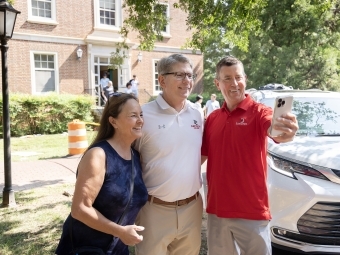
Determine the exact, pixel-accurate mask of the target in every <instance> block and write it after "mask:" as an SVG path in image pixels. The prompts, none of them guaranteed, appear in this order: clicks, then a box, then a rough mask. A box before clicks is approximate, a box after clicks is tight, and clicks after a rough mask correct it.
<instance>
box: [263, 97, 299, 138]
mask: <svg viewBox="0 0 340 255" xmlns="http://www.w3.org/2000/svg"><path fill="white" fill-rule="evenodd" d="M292 107H293V96H292V95H287V96H278V97H277V98H276V99H275V106H274V113H273V119H272V125H271V126H270V131H269V134H270V136H272V137H275V136H279V135H281V134H282V131H280V130H276V129H274V128H273V126H274V125H275V124H278V122H277V120H276V119H277V118H278V117H281V116H282V115H283V114H286V113H288V112H291V111H292ZM279 125H280V124H279Z"/></svg>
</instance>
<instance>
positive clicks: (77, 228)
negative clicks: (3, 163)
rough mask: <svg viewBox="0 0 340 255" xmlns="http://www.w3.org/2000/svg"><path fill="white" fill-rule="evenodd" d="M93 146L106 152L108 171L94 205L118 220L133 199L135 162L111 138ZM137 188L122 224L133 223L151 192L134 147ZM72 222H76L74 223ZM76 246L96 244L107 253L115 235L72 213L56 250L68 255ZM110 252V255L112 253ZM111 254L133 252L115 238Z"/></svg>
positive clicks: (135, 185)
mask: <svg viewBox="0 0 340 255" xmlns="http://www.w3.org/2000/svg"><path fill="white" fill-rule="evenodd" d="M92 147H100V148H102V149H103V150H104V152H105V154H106V173H105V178H104V182H103V186H102V187H101V189H100V191H99V193H98V196H97V198H96V199H95V201H94V203H93V207H94V208H95V209H97V210H98V211H99V212H100V213H102V214H103V215H104V216H105V217H106V218H108V219H109V220H111V221H113V222H116V223H117V222H118V220H119V218H120V216H121V215H122V214H123V211H124V209H125V206H126V204H127V203H128V200H129V195H130V194H129V193H130V179H131V167H132V161H131V160H125V159H123V158H122V157H121V156H119V154H118V153H117V152H116V151H115V150H114V149H113V148H112V146H111V145H110V144H109V143H108V142H107V141H102V142H99V143H97V144H95V145H93V146H92ZM133 159H134V171H135V179H134V191H133V196H132V199H131V202H130V205H129V207H128V208H127V212H126V214H125V216H124V219H123V220H122V223H121V225H124V226H125V225H133V224H134V222H135V219H136V217H137V214H138V212H139V210H140V209H141V208H142V207H143V205H144V204H145V203H146V201H147V199H148V192H147V190H146V187H145V185H144V182H143V179H142V170H141V164H140V159H139V153H138V152H137V151H136V150H134V149H133ZM71 221H72V222H71ZM71 226H72V239H73V248H76V247H81V246H95V247H99V248H101V249H102V250H103V251H104V252H106V251H107V250H108V248H109V246H110V244H111V242H112V238H113V236H112V235H109V234H106V233H103V232H100V231H97V230H95V229H93V228H90V227H88V226H87V225H85V224H84V223H82V222H80V221H78V220H76V219H74V218H72V216H71V215H69V216H68V217H67V219H66V221H65V223H64V226H63V232H62V235H61V238H60V241H59V245H58V247H57V250H56V254H58V255H68V254H71V252H72V244H71V236H70V234H71V229H70V228H71ZM108 255H109V254H108ZM110 255H129V250H128V246H127V245H125V244H124V243H123V242H122V241H120V239H118V238H115V247H114V249H113V251H112V253H111V254H110Z"/></svg>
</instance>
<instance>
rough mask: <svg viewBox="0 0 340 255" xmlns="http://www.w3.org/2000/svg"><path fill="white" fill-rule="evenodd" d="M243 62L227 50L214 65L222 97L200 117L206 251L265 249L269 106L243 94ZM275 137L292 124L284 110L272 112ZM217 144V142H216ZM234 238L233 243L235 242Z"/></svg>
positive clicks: (292, 129) (287, 137)
mask: <svg viewBox="0 0 340 255" xmlns="http://www.w3.org/2000/svg"><path fill="white" fill-rule="evenodd" d="M246 79H247V77H246V74H245V72H244V68H243V64H242V62H241V61H240V60H238V59H237V58H235V57H232V56H228V57H225V58H223V59H222V60H220V62H219V63H218V64H217V66H216V79H215V85H216V87H217V88H218V90H220V91H221V93H222V95H223V97H224V99H225V103H224V104H223V106H222V108H221V109H218V110H215V111H214V112H213V113H211V114H210V115H209V118H208V119H207V121H206V124H205V127H204V134H203V144H202V162H204V161H205V160H206V159H207V158H208V162H207V182H208V203H207V213H208V254H209V255H216V254H218V255H234V254H239V253H238V252H239V251H238V250H240V251H241V254H244V255H270V254H271V253H272V252H271V243H270V232H269V220H270V219H271V215H270V211H269V203H268V191H267V185H266V179H267V162H266V154H267V140H266V139H267V136H269V128H270V125H271V119H272V109H271V108H269V107H266V106H264V105H262V104H259V103H256V102H255V101H253V100H252V99H251V98H250V96H248V95H246V94H245V88H246ZM278 122H279V123H280V124H281V126H274V128H275V129H277V130H280V131H283V132H284V133H283V135H281V136H278V137H272V139H273V140H274V141H275V142H278V143H283V142H289V141H291V140H293V138H294V135H295V133H296V131H297V130H298V124H297V120H296V117H295V115H293V114H291V113H289V114H286V115H284V116H282V117H281V118H278ZM217 145H218V146H217ZM235 243H236V244H237V246H238V247H236V245H235Z"/></svg>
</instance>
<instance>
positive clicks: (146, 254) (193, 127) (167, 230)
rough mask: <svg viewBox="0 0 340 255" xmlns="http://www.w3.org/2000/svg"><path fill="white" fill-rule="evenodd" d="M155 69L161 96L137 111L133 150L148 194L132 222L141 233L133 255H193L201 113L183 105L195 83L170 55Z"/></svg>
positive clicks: (198, 215)
mask: <svg viewBox="0 0 340 255" xmlns="http://www.w3.org/2000/svg"><path fill="white" fill-rule="evenodd" d="M157 65H158V81H159V84H160V86H161V87H162V89H163V93H161V94H160V95H158V97H157V99H156V100H155V101H152V102H150V103H148V104H145V105H144V106H143V107H142V110H143V115H144V121H145V122H144V126H143V135H142V137H141V138H140V139H138V140H137V142H136V145H135V148H136V149H137V150H138V151H139V152H140V154H141V159H142V169H143V179H144V182H145V185H146V187H147V189H148V193H149V199H148V200H149V201H148V202H147V203H146V205H145V206H144V207H143V208H142V209H141V211H140V212H139V214H138V216H137V219H136V224H137V225H140V226H144V227H145V230H144V231H143V232H141V235H143V237H144V238H143V241H142V242H141V243H139V244H137V245H136V254H137V255H166V254H169V255H184V254H185V255H197V254H198V253H199V250H200V245H201V224H202V211H203V202H202V198H201V196H200V194H199V192H198V190H199V189H200V187H201V185H202V179H201V174H200V169H201V155H200V153H201V151H200V148H201V143H202V130H203V112H202V110H201V109H199V107H197V105H195V104H193V103H191V102H189V101H188V100H187V97H188V96H189V94H190V92H191V90H192V87H193V83H194V79H195V75H194V74H193V69H192V64H191V62H190V60H189V59H188V58H187V57H185V56H184V55H181V54H173V55H171V56H169V57H166V58H162V59H161V60H160V61H159V62H158V64H157Z"/></svg>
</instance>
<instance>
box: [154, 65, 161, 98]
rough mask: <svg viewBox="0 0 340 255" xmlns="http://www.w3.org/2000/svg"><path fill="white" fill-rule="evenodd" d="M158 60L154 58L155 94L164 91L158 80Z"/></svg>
mask: <svg viewBox="0 0 340 255" xmlns="http://www.w3.org/2000/svg"><path fill="white" fill-rule="evenodd" d="M157 63H158V60H154V64H153V73H154V79H153V81H154V82H153V83H154V86H153V87H154V92H155V93H154V94H158V93H159V92H160V91H162V87H161V86H160V85H159V82H158V66H157Z"/></svg>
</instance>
